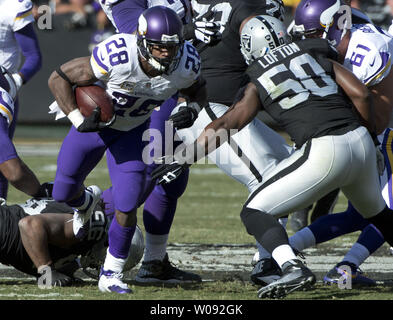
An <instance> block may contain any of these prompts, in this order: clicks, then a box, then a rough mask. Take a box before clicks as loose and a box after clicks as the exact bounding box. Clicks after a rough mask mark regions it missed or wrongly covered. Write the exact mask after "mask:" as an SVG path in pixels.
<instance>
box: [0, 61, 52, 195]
mask: <svg viewBox="0 0 393 320" xmlns="http://www.w3.org/2000/svg"><path fill="white" fill-rule="evenodd" d="M16 92H17V88H16V84H15V81H14V79H13V77H12V75H11V73H9V72H8V71H7V70H6V69H5V68H4V67H2V66H0V150H1V152H0V174H1V176H2V177H4V178H5V179H6V180H7V181H9V182H10V183H11V184H12V185H13V186H14V187H15V188H16V189H18V190H20V191H22V192H24V193H26V194H28V195H30V196H33V197H39V196H49V195H50V190H49V189H48V185H47V184H43V185H42V186H41V185H40V182H39V180H38V178H37V177H36V175H35V174H34V173H33V172H32V171H31V170H30V168H29V167H28V166H27V165H26V164H25V163H24V162H23V160H22V159H21V158H20V157H19V156H18V154H17V152H16V149H15V146H14V144H13V142H12V138H11V136H12V135H11V131H12V125H13V124H14V123H15V122H16V119H15V103H14V102H15V100H14V99H15V96H16ZM0 189H1V188H0ZM0 198H3V199H6V195H5V194H4V193H1V192H0Z"/></svg>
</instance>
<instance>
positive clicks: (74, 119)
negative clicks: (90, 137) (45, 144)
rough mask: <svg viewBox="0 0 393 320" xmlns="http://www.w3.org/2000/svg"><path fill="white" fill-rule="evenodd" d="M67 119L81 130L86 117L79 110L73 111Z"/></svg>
mask: <svg viewBox="0 0 393 320" xmlns="http://www.w3.org/2000/svg"><path fill="white" fill-rule="evenodd" d="M67 118H68V119H69V120H70V121H71V123H72V124H73V125H74V127H75V128H77V129H78V128H79V126H80V125H81V124H82V123H83V121H85V117H84V116H83V115H82V113H81V112H80V111H79V109H74V110H72V111H71V112H70V113H69V114H68V115H67Z"/></svg>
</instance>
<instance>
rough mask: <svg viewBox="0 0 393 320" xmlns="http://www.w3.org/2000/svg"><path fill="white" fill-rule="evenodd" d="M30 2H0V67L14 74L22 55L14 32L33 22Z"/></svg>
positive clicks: (7, 0) (28, 0) (19, 0)
mask: <svg viewBox="0 0 393 320" xmlns="http://www.w3.org/2000/svg"><path fill="white" fill-rule="evenodd" d="M32 9H33V4H32V2H31V1H30V0H12V1H9V0H0V12H1V18H0V65H2V66H4V67H6V68H7V69H8V71H9V72H11V73H15V72H17V71H18V68H19V66H20V64H21V61H22V60H21V59H22V53H21V49H20V48H19V45H18V43H17V41H16V39H15V36H14V32H16V31H18V30H20V29H22V28H24V27H25V26H26V25H28V24H29V23H32V22H34V17H33V13H32Z"/></svg>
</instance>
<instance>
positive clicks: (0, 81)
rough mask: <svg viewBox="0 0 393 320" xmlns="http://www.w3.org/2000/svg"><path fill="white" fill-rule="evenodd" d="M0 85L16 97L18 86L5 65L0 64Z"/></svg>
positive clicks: (12, 96)
mask: <svg viewBox="0 0 393 320" xmlns="http://www.w3.org/2000/svg"><path fill="white" fill-rule="evenodd" d="M0 87H1V88H3V89H4V90H5V91H7V92H8V93H9V95H10V96H11V98H12V99H15V98H16V94H17V91H18V89H17V88H16V84H15V81H14V78H12V75H11V73H9V72H8V70H7V69H6V68H4V67H3V66H0Z"/></svg>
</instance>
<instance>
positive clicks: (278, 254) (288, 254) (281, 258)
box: [272, 244, 297, 268]
mask: <svg viewBox="0 0 393 320" xmlns="http://www.w3.org/2000/svg"><path fill="white" fill-rule="evenodd" d="M272 257H273V259H274V260H276V262H277V263H278V265H279V266H280V268H282V265H283V264H284V263H285V262H287V261H289V260H292V259H297V257H296V255H295V253H294V252H293V251H292V248H291V247H290V246H289V245H287V244H282V245H281V246H278V247H277V248H275V249H274V250H273V252H272Z"/></svg>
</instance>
